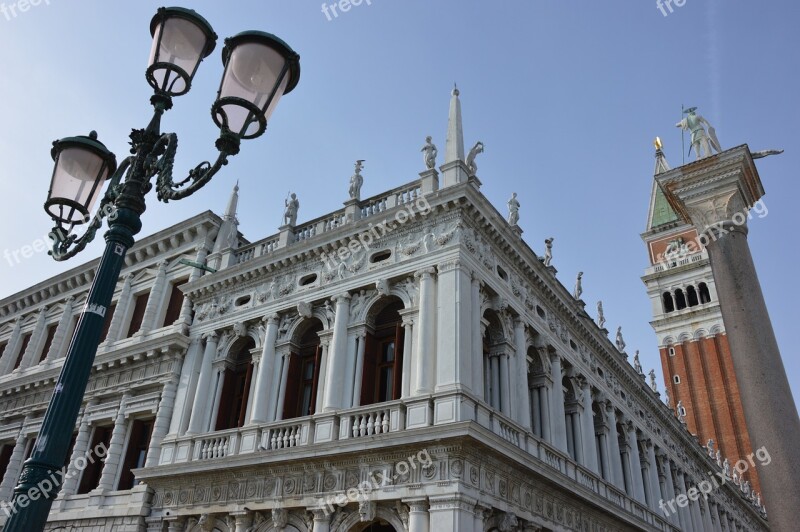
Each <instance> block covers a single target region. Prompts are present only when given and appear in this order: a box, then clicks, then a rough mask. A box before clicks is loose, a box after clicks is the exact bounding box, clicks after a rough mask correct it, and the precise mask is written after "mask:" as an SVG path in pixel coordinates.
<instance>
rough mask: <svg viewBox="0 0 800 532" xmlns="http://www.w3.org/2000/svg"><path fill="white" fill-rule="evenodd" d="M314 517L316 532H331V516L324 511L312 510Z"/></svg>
mask: <svg viewBox="0 0 800 532" xmlns="http://www.w3.org/2000/svg"><path fill="white" fill-rule="evenodd" d="M311 513H312V514H313V516H314V529H313V530H314V532H330V530H331V516H330V515H329V514H328V513H327V512H326V511H325V510H324V509H314V510H311Z"/></svg>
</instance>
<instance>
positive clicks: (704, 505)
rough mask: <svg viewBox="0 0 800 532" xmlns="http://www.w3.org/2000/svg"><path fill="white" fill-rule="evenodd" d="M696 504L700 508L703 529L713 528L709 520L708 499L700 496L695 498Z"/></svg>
mask: <svg viewBox="0 0 800 532" xmlns="http://www.w3.org/2000/svg"><path fill="white" fill-rule="evenodd" d="M697 505H698V507H699V508H700V513H701V514H702V516H703V530H712V531H713V530H714V529H715V527H714V525H713V523H712V522H711V508H710V505H709V504H708V501H707V500H705V499H704V498H703V497H702V496H701V497H700V498H699V499H698V500H697Z"/></svg>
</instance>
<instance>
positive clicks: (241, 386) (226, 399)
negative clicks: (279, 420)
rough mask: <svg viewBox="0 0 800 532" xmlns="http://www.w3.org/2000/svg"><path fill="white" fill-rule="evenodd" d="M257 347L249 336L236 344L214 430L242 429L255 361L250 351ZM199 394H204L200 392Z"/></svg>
mask: <svg viewBox="0 0 800 532" xmlns="http://www.w3.org/2000/svg"><path fill="white" fill-rule="evenodd" d="M255 346H256V343H255V341H253V339H252V338H250V337H249V336H248V337H246V338H243V339H241V340H240V341H239V342H237V343H235V344H234V345H233V347H232V348H231V351H232V352H233V353H235V354H234V355H232V356H230V355H229V356H228V358H229V359H231V360H232V362H233V364H232V365H231V366H229V367H227V368H225V372H224V374H223V381H222V392H221V394H220V396H219V398H220V400H219V410H218V411H217V423H216V426H215V427H214V430H226V429H232V428H234V427H241V426H243V425H244V423H245V417H246V415H247V400H248V398H249V397H250V382H251V381H252V379H253V360H252V357H251V355H250V350H251V349H253V348H254V347H255ZM198 393H204V391H203V390H198Z"/></svg>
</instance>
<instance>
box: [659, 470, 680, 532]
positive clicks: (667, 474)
mask: <svg viewBox="0 0 800 532" xmlns="http://www.w3.org/2000/svg"><path fill="white" fill-rule="evenodd" d="M661 458H662V463H663V466H664V467H663V470H664V474H663V476H664V486H665V488H666V493H665V494H664V504H667V503H668V502H669V501H672V500H674V499H675V496H676V495H677V494H676V493H675V483H674V482H673V481H672V462H670V460H669V458H667V456H666V455H662V456H661ZM667 508H669V505H667ZM668 513H669V515H668V516H667V519H669V521H670V522H672V523H679V522H680V520H679V518H678V516H677V515H676V514H675V513H674V512H672V510H671V509H670V510H668Z"/></svg>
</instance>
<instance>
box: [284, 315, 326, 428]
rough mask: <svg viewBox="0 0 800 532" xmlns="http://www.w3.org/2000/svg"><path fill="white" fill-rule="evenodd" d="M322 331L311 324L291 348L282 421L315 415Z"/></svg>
mask: <svg viewBox="0 0 800 532" xmlns="http://www.w3.org/2000/svg"><path fill="white" fill-rule="evenodd" d="M322 329H323V326H322V322H320V321H319V320H318V319H313V320H310V323H309V324H307V325H306V328H305V330H304V332H302V333H301V334H300V335H299V339H298V340H297V341H296V342H295V344H294V351H293V352H292V354H291V355H290V357H289V369H288V371H287V373H286V397H285V398H284V401H283V418H282V419H292V418H295V417H303V416H310V415H312V414H313V413H314V412H315V409H316V402H317V388H318V387H319V369H320V357H321V356H322V349H321V347H320V341H319V332H320V331H321V330H322Z"/></svg>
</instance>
